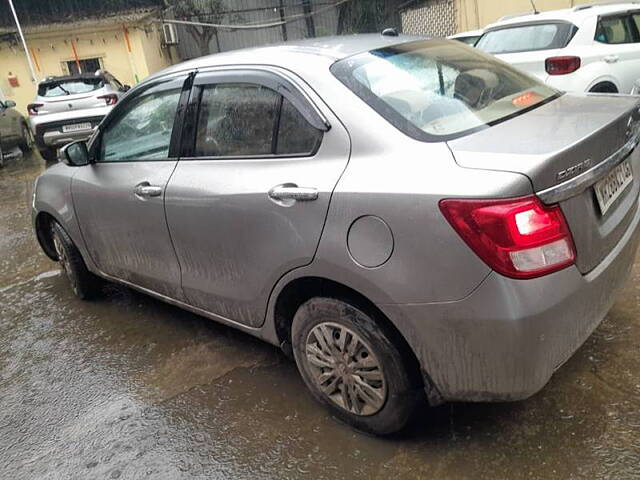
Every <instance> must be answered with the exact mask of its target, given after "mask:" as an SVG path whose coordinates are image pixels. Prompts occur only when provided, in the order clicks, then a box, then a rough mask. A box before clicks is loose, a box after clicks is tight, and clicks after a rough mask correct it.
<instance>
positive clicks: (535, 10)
mask: <svg viewBox="0 0 640 480" xmlns="http://www.w3.org/2000/svg"><path fill="white" fill-rule="evenodd" d="M529 1H530V2H531V6H532V7H533V14H534V15H538V14H539V13H540V11H539V10H538V9H537V8H536V4H535V3H534V2H533V0H529Z"/></svg>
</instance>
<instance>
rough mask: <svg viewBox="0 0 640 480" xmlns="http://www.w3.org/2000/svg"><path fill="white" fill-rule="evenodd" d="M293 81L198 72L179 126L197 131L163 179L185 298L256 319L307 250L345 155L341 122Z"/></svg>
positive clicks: (249, 321) (226, 314)
mask: <svg viewBox="0 0 640 480" xmlns="http://www.w3.org/2000/svg"><path fill="white" fill-rule="evenodd" d="M293 82H294V81H293V80H292V81H289V80H287V79H285V78H283V77H281V76H280V75H278V74H276V73H272V72H265V71H259V70H246V71H237V72H225V73H221V72H217V73H216V72H210V73H200V74H198V76H196V79H195V82H194V88H193V90H192V94H191V100H190V106H189V111H190V112H192V115H191V116H190V122H191V125H193V127H187V128H185V130H192V131H193V132H194V138H193V139H191V140H190V141H188V142H186V144H183V147H184V151H183V153H184V155H183V156H182V158H181V159H180V162H179V163H178V166H177V167H176V171H175V173H174V175H173V176H172V178H171V181H170V182H169V185H168V187H167V196H166V210H167V223H168V224H169V229H170V231H171V236H172V239H173V241H174V246H175V249H176V253H177V255H178V258H179V260H180V265H181V267H182V287H183V291H184V293H185V296H186V297H187V299H188V301H189V303H191V304H192V305H194V306H196V307H198V308H201V309H203V310H206V311H207V312H210V313H213V314H216V315H218V316H219V317H222V318H224V319H227V320H231V321H234V322H238V323H242V324H245V325H249V326H252V327H257V326H259V325H261V324H262V322H263V321H264V316H265V311H266V305H267V301H268V298H269V294H270V293H271V290H272V288H273V286H274V285H275V283H276V282H277V280H278V279H279V278H280V277H281V276H282V275H284V274H285V273H286V272H287V271H289V270H292V269H294V268H296V267H299V266H302V265H305V264H308V263H310V262H311V260H312V259H313V256H314V254H315V251H316V248H317V245H318V242H319V240H320V235H321V232H322V228H323V224H324V221H325V217H326V215H327V210H328V207H329V200H330V198H331V193H332V191H333V189H334V187H335V185H336V183H337V181H338V179H339V177H340V175H341V173H342V172H343V170H344V168H345V167H346V164H347V162H348V159H349V152H350V142H349V137H348V134H347V132H346V130H345V129H344V128H343V127H342V125H341V124H340V122H339V121H337V119H335V118H334V117H332V116H331V114H330V112H329V111H328V109H327V111H326V112H325V113H322V111H321V110H319V109H318V108H317V105H318V104H320V100H319V99H318V98H316V100H315V102H316V103H313V102H314V101H312V100H310V99H309V98H310V97H309V96H307V95H312V94H313V92H307V95H305V94H304V93H303V92H304V90H302V88H303V84H302V81H301V80H300V81H298V80H295V82H296V83H295V84H294V83H293ZM324 115H327V116H328V120H327V117H325V116H324ZM329 123H330V125H331V128H330V129H329V127H328V125H329Z"/></svg>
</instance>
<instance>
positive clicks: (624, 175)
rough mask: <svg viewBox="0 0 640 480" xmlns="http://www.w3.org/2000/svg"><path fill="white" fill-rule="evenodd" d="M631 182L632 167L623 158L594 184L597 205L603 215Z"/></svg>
mask: <svg viewBox="0 0 640 480" xmlns="http://www.w3.org/2000/svg"><path fill="white" fill-rule="evenodd" d="M631 182H633V169H632V168H631V163H629V160H625V161H624V162H622V163H621V164H620V165H618V166H617V167H616V168H614V169H613V170H611V171H610V172H609V174H608V175H607V176H606V177H605V178H603V179H602V180H600V181H599V182H598V183H596V184H595V185H594V187H593V188H594V190H595V191H596V198H597V199H598V205H600V211H601V212H602V214H603V215H604V214H605V213H607V210H609V207H611V205H612V204H613V202H615V201H616V199H617V198H618V197H619V196H620V195H621V194H622V192H624V190H625V188H627V186H629V184H631Z"/></svg>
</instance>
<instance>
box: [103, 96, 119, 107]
mask: <svg viewBox="0 0 640 480" xmlns="http://www.w3.org/2000/svg"><path fill="white" fill-rule="evenodd" d="M98 99H100V100H104V101H105V102H106V104H107V105H109V106H111V105H115V104H116V103H118V95H116V94H115V93H108V94H107V95H100V96H99V97H98Z"/></svg>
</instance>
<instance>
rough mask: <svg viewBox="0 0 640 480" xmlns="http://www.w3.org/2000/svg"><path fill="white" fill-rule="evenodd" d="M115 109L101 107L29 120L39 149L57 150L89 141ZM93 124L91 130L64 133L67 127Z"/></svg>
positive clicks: (34, 117)
mask: <svg viewBox="0 0 640 480" xmlns="http://www.w3.org/2000/svg"><path fill="white" fill-rule="evenodd" d="M112 108H113V107H101V108H92V109H85V110H77V111H70V112H63V113H55V114H48V115H42V116H37V115H36V116H33V117H30V118H29V123H30V127H31V130H32V131H33V135H34V138H35V141H36V144H37V146H38V147H39V148H57V147H62V146H63V145H66V144H67V143H70V142H75V141H78V140H86V139H88V138H89V137H90V136H91V135H92V134H93V132H94V130H95V128H96V127H97V126H98V125H99V124H100V122H101V121H102V119H103V118H104V117H105V116H106V115H107V114H108V113H109V112H110V111H111V109H112ZM80 123H91V129H85V130H79V131H74V132H64V131H63V127H64V126H65V125H74V124H80Z"/></svg>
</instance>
